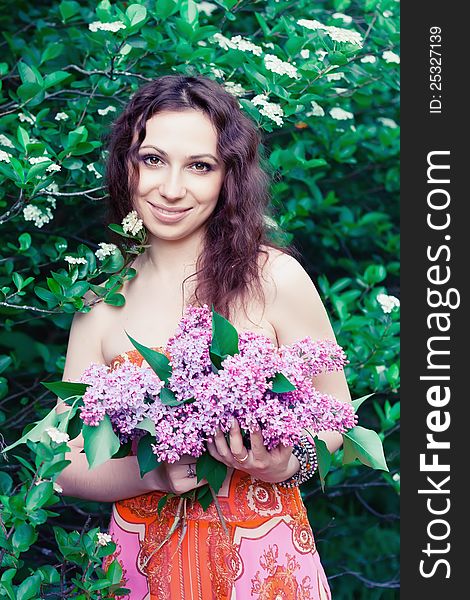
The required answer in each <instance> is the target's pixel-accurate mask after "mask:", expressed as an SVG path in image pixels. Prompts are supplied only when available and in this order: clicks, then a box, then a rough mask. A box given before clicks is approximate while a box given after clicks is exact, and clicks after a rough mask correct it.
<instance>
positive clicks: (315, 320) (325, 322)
mask: <svg viewBox="0 0 470 600" xmlns="http://www.w3.org/2000/svg"><path fill="white" fill-rule="evenodd" d="M262 273H263V277H262V280H263V289H264V291H265V298H266V310H267V317H268V319H269V322H270V323H271V325H272V326H273V327H274V329H275V331H276V335H277V338H278V340H279V343H281V344H289V343H291V342H292V341H294V340H296V339H300V338H302V337H304V336H306V335H310V336H311V337H313V338H314V339H324V338H330V339H334V334H333V330H332V328H331V324H330V321H329V318H328V315H327V312H326V309H325V306H324V305H323V302H322V300H321V298H320V295H319V293H318V290H317V288H316V287H315V284H314V283H313V281H312V279H311V277H310V276H309V274H308V273H307V271H306V270H305V269H304V267H303V266H302V265H301V264H300V262H299V261H298V260H297V259H296V258H295V257H293V256H291V255H289V254H286V253H285V252H281V251H279V250H276V249H271V248H270V249H269V250H268V257H267V259H266V260H265V263H264V265H263V269H262Z"/></svg>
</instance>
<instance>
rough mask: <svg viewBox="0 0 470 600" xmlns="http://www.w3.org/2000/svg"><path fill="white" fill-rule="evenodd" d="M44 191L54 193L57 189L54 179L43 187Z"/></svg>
mask: <svg viewBox="0 0 470 600" xmlns="http://www.w3.org/2000/svg"><path fill="white" fill-rule="evenodd" d="M44 191H45V192H46V194H55V193H56V192H58V191H59V186H58V185H57V183H56V182H55V181H53V182H52V183H50V184H49V185H48V186H47V187H46V188H44Z"/></svg>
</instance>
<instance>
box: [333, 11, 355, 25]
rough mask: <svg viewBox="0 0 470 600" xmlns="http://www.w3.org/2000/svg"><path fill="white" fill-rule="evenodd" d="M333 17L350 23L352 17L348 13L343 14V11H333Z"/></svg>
mask: <svg viewBox="0 0 470 600" xmlns="http://www.w3.org/2000/svg"><path fill="white" fill-rule="evenodd" d="M333 19H341V21H343V23H352V17H350V16H349V15H344V14H343V13H339V12H337V13H335V14H334V15H333Z"/></svg>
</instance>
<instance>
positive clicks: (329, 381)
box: [267, 253, 351, 452]
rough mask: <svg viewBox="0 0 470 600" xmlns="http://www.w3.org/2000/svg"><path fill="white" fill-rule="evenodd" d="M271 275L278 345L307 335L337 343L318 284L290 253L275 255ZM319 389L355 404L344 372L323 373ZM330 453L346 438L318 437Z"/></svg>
mask: <svg viewBox="0 0 470 600" xmlns="http://www.w3.org/2000/svg"><path fill="white" fill-rule="evenodd" d="M267 267H268V271H267V274H268V275H270V276H271V277H270V279H271V285H269V287H268V294H269V295H270V296H271V297H270V299H269V303H268V307H267V318H268V320H269V322H270V323H271V324H272V326H273V327H274V329H275V331H276V335H277V340H278V344H279V345H280V346H281V345H282V344H292V343H293V342H295V341H296V340H299V339H301V338H303V337H305V336H307V335H308V336H310V337H311V338H312V339H313V340H325V339H328V340H333V341H336V338H335V335H334V332H333V328H332V327H331V323H330V321H329V318H328V315H327V312H326V310H325V307H324V306H323V303H322V301H321V298H320V296H319V294H318V291H317V289H316V288H315V285H314V284H313V282H312V280H311V279H310V277H309V275H308V274H307V272H306V271H305V269H304V268H303V267H302V265H301V264H300V263H299V262H298V261H297V260H296V259H295V258H292V257H291V256H288V255H286V254H280V253H276V254H273V253H272V254H271V259H270V260H269V262H268V264H267ZM313 381H314V384H315V387H316V388H317V389H318V390H319V391H320V392H323V393H326V394H331V395H332V396H334V397H335V398H337V399H338V400H341V401H343V402H351V395H350V393H349V388H348V384H347V382H346V377H345V375H344V372H342V371H340V372H333V373H322V374H321V375H318V376H317V377H315V378H314V380H313ZM318 437H319V438H320V439H322V440H323V441H324V442H325V443H326V445H327V446H328V449H329V451H330V452H334V451H335V450H337V449H338V448H339V447H340V446H341V445H342V441H343V439H342V436H341V434H340V433H336V432H334V431H323V432H320V433H319V434H318Z"/></svg>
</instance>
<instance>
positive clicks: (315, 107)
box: [307, 100, 325, 117]
mask: <svg viewBox="0 0 470 600" xmlns="http://www.w3.org/2000/svg"><path fill="white" fill-rule="evenodd" d="M310 104H311V105H312V110H311V111H310V112H308V113H307V117H324V116H325V111H324V110H323V108H322V107H321V106H320V105H319V104H318V102H315V100H312V101H311V102H310Z"/></svg>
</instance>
